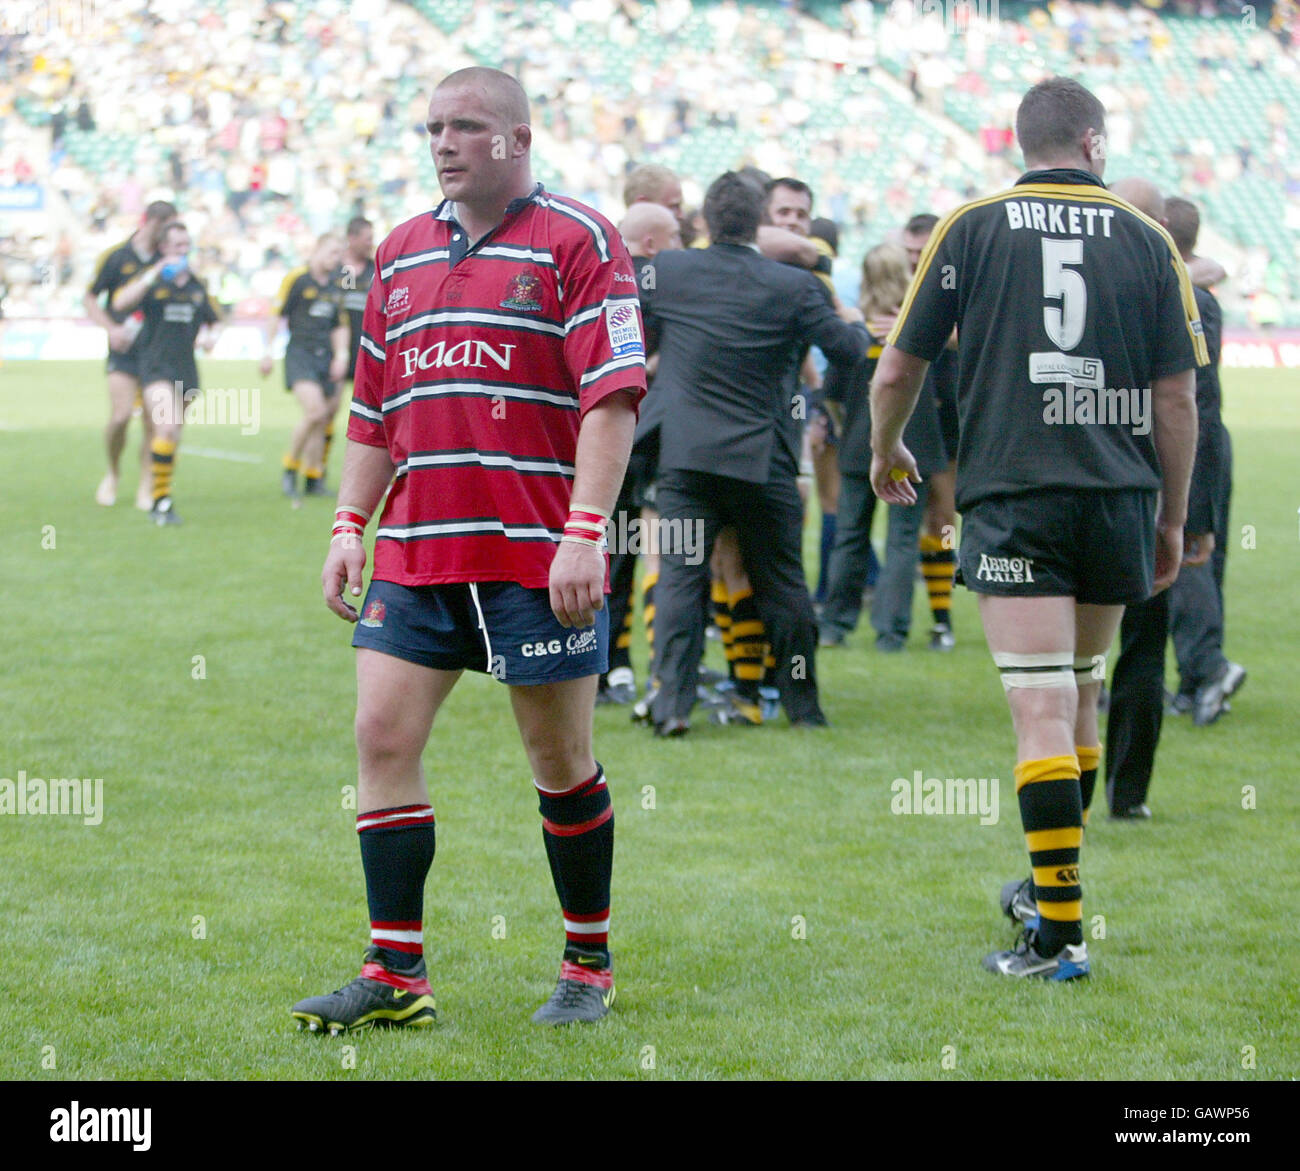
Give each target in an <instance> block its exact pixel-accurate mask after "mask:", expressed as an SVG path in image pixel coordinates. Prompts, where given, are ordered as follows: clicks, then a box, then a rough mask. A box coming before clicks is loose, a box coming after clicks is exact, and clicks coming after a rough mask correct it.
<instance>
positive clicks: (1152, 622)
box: [1106, 590, 1169, 813]
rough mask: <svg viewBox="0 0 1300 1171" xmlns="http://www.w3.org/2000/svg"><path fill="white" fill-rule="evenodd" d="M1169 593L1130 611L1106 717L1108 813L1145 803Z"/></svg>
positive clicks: (1158, 717)
mask: <svg viewBox="0 0 1300 1171" xmlns="http://www.w3.org/2000/svg"><path fill="white" fill-rule="evenodd" d="M1168 639H1169V591H1168V590H1164V591H1162V592H1161V593H1158V594H1156V595H1155V596H1154V597H1151V598H1148V599H1147V600H1146V601H1145V602H1139V603H1138V604H1137V605H1135V606H1129V607H1128V608H1127V609H1125V611H1124V620H1123V622H1122V623H1121V624H1120V628H1119V640H1120V650H1119V660H1118V661H1117V662H1116V664H1115V673H1114V675H1113V677H1112V678H1111V683H1110V709H1109V711H1108V712H1107V715H1106V801H1107V803H1108V804H1109V805H1110V810H1111V812H1112V813H1115V812H1122V811H1123V810H1125V809H1128V808H1130V807H1131V806H1134V805H1141V804H1142V803H1143V802H1144V801H1145V800H1146V799H1147V790H1148V789H1149V788H1150V787H1151V773H1152V770H1153V769H1154V768H1155V762H1156V745H1157V744H1158V743H1159V742H1160V726H1161V724H1162V723H1163V721H1164V715H1165V703H1164V699H1165V644H1166V642H1167V641H1168Z"/></svg>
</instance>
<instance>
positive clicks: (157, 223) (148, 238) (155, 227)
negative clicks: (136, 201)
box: [144, 219, 172, 252]
mask: <svg viewBox="0 0 1300 1171" xmlns="http://www.w3.org/2000/svg"><path fill="white" fill-rule="evenodd" d="M171 222H172V221H171V220H170V219H165V220H146V221H145V225H144V238H145V243H146V244H148V246H149V248H150V250H151V251H153V252H157V251H158V249H159V248H160V247H161V246H162V241H163V237H164V236H165V235H166V234H167V225H168V224H170V223H171Z"/></svg>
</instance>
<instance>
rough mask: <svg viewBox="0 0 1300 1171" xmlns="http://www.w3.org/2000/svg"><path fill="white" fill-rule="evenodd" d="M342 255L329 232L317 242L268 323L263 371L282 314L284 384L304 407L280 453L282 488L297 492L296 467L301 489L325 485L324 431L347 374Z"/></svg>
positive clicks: (313, 491) (314, 490)
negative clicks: (338, 277)
mask: <svg viewBox="0 0 1300 1171" xmlns="http://www.w3.org/2000/svg"><path fill="white" fill-rule="evenodd" d="M342 259H343V242H342V241H341V240H340V239H339V238H338V236H336V235H334V234H333V233H332V232H327V233H326V234H325V235H323V236H321V237H320V239H318V240H317V241H316V246H315V248H313V249H312V253H311V258H310V259H309V260H308V262H307V264H306V265H305V266H303V267H302V268H295V269H293V270H291V271H290V272H289V273H288V275H286V276H285V278H284V282H283V283H282V284H281V285H280V291H279V293H278V294H277V295H276V298H275V302H274V304H273V305H272V307H271V315H270V317H269V318H268V319H267V323H266V349H265V351H264V353H263V355H262V363H261V367H260V369H261V372H262V374H263V375H267V374H270V373H271V367H272V366H273V365H274V360H273V358H272V356H271V347H272V345H273V344H274V342H275V335H276V333H277V332H278V331H279V328H280V320H281V318H283V319H284V321H285V322H286V324H287V325H288V327H289V344H288V345H287V346H286V347H285V351H284V385H285V389H286V390H288V391H291V392H292V394H293V396H294V398H296V399H297V400H298V405H299V406H301V407H302V418H301V419H300V420H299V422H298V425H297V426H296V427H295V428H294V429H293V435H292V436H291V438H290V440H289V450H288V451H287V452H286V453H285V456H284V474H283V476H282V477H281V481H280V483H281V490H282V491H283V492H284V494H285V495H286V496H289V497H297V495H298V472H299V470H301V471H302V474H303V493H304V495H307V496H321V495H324V493H325V486H324V484H323V483H322V482H321V480H322V477H323V476H324V473H325V466H324V458H325V431H326V428H327V427H328V426H329V424H330V422H331V421H332V420H333V418H334V413H335V411H337V410H338V406H339V402H340V400H341V397H342V396H341V395H339V393H338V391H339V384H340V383H341V382H342V380H343V378H344V377H346V375H347V373H348V354H349V351H348V342H349V338H348V323H347V321H346V320H345V319H344V317H343V313H342V310H341V308H340V306H339V294H338V290H337V289H336V287H335V283H334V279H335V272H336V270H337V269H338V267H339V263H340V261H341V260H342Z"/></svg>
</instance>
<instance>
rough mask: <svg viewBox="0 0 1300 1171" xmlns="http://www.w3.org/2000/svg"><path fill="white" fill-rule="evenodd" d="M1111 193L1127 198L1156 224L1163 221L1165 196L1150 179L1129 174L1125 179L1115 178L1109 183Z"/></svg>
mask: <svg viewBox="0 0 1300 1171" xmlns="http://www.w3.org/2000/svg"><path fill="white" fill-rule="evenodd" d="M1110 192H1111V194H1112V195H1118V196H1119V197H1120V198H1121V199H1127V200H1128V201H1129V203H1131V204H1132V205H1133V206H1134V207H1136V208H1137V209H1138V211H1140V212H1141V213H1142V214H1143V215H1145V216H1150V217H1151V218H1152V219H1153V220H1155V221H1156V223H1158V224H1163V223H1164V222H1165V197H1164V196H1163V195H1161V194H1160V188H1159V187H1157V186H1156V185H1155V184H1154V183H1152V182H1151V180H1150V179H1142V178H1139V177H1138V176H1136V175H1131V176H1129V177H1128V178H1126V179H1117V180H1116V181H1115V182H1114V183H1112V184H1111V185H1110Z"/></svg>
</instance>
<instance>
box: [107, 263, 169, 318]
mask: <svg viewBox="0 0 1300 1171" xmlns="http://www.w3.org/2000/svg"><path fill="white" fill-rule="evenodd" d="M166 263H167V261H166V260H163V259H161V258H160V259H158V260H157V261H155V262H154V263H153V264H151V265H149V267H148V268H142V269H141V270H140V274H139V275H138V276H136V277H134V278H132V279H131V280H129V281H127V283H126V284H124V285H123V286H122V287H121V288H120V289H118V290H117V292H116V293H114V294H113V308H114V309H115V310H117V312H118V313H130V312H131V311H132V310H133V309H136V308H138V307H139V305H140V302H141V301H143V300H144V297H145V294H146V293H147V292H148V291H149V290H150V288H151V287H152V286H153V284H154V282H155V281H156V280H157V279H158V278H159V277H160V276H161V275H162V270H163V265H164V264H166Z"/></svg>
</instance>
